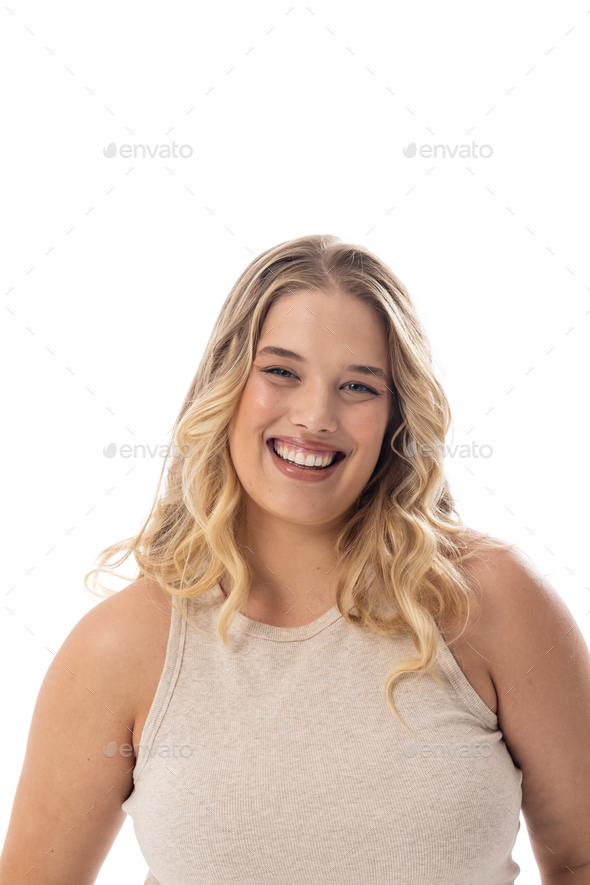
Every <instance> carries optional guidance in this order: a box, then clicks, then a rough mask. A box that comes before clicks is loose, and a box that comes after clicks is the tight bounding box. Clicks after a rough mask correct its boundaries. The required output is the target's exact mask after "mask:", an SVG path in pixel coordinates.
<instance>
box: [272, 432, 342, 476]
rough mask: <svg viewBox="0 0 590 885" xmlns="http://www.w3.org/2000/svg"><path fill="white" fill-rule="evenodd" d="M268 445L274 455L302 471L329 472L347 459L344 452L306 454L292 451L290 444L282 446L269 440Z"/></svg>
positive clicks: (275, 441) (278, 442)
mask: <svg viewBox="0 0 590 885" xmlns="http://www.w3.org/2000/svg"><path fill="white" fill-rule="evenodd" d="M267 445H268V447H269V449H270V450H271V451H272V453H273V454H274V455H276V457H277V458H280V460H281V461H283V462H284V463H285V464H289V465H290V466H293V467H299V468H300V469H301V470H309V471H322V470H328V469H329V468H330V467H333V466H334V465H335V464H337V463H338V462H340V461H342V460H343V459H344V458H345V457H346V456H345V454H344V452H331V453H329V454H327V455H319V454H318V455H312V454H304V453H303V452H299V451H296V450H293V449H290V448H289V446H288V444H282V443H281V442H280V441H277V440H274V439H269V440H268V442H267Z"/></svg>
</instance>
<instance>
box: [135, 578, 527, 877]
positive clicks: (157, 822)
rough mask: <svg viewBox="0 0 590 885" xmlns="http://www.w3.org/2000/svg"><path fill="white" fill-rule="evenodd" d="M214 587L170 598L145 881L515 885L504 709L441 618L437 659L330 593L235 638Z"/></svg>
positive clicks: (143, 808)
mask: <svg viewBox="0 0 590 885" xmlns="http://www.w3.org/2000/svg"><path fill="white" fill-rule="evenodd" d="M224 598H225V597H224V595H223V591H222V590H221V587H220V586H219V585H216V586H215V587H214V588H213V589H212V590H210V591H208V592H207V593H206V594H204V595H203V596H201V597H197V598H191V599H186V600H175V605H176V606H182V607H183V609H184V611H185V613H186V614H187V615H188V617H189V618H190V619H191V620H192V619H194V623H196V624H197V625H198V627H199V629H200V630H201V631H206V633H204V632H197V631H195V630H194V629H192V628H191V627H190V626H187V623H186V621H185V619H184V618H183V617H182V616H181V615H180V614H179V613H178V612H177V611H176V610H173V611H172V615H171V621H170V633H169V638H168V645H167V653H166V661H165V664H164V669H163V671H162V676H161V679H160V682H159V685H158V688H157V691H156V694H155V697H154V700H153V703H152V706H151V708H150V711H149V714H148V717H147V721H146V723H145V726H144V730H143V734H142V738H141V747H140V748H139V752H138V754H137V758H136V764H135V768H134V771H133V785H134V786H133V790H132V792H131V794H130V796H129V798H128V799H127V800H126V801H125V802H124V803H123V805H122V808H123V810H124V811H126V812H127V813H128V814H129V815H131V817H132V818H133V823H134V829H135V834H136V837H137V840H138V843H139V847H140V849H141V851H142V854H143V856H144V857H145V859H146V861H147V863H148V866H149V872H148V875H147V878H146V879H145V883H146V885H147V883H149V885H266V883H273V885H316V883H317V885H320V883H322V885H323V883H329V885H390V883H391V885H394V883H395V885H512V883H514V880H515V878H516V876H517V875H518V874H519V872H520V867H519V866H518V864H517V863H516V862H515V861H514V860H513V858H512V849H513V846H514V843H515V840H516V836H517V833H518V830H519V827H520V818H519V815H520V808H521V800H522V792H521V783H522V772H521V770H520V769H519V768H517V767H516V765H515V764H514V762H513V760H512V757H511V756H510V753H509V752H508V749H507V747H506V744H505V742H504V740H503V737H502V732H501V731H500V730H499V728H498V720H497V717H496V715H495V714H494V713H493V712H491V711H490V710H489V709H488V707H487V706H486V704H485V703H484V702H483V700H482V699H481V698H480V697H479V695H478V694H477V693H476V692H475V690H474V689H473V688H472V686H471V685H470V683H469V682H468V681H467V679H466V677H465V676H464V674H463V672H462V670H461V669H460V667H459V665H458V664H457V662H456V661H455V659H454V657H453V655H452V653H451V651H450V649H449V648H448V646H447V645H446V643H445V641H444V639H443V637H442V635H441V634H440V632H438V631H437V643H438V648H437V661H436V665H435V670H436V672H437V673H438V675H439V676H440V677H441V680H442V684H439V683H438V682H437V681H436V680H435V679H434V678H433V676H432V675H431V674H430V673H426V674H424V675H423V676H421V677H420V676H414V675H413V674H410V675H407V676H406V675H404V676H402V677H401V678H400V679H399V680H397V681H396V683H395V684H394V689H393V699H394V703H395V704H396V707H397V709H398V711H399V713H400V715H401V716H402V717H403V719H404V720H405V722H406V723H407V725H408V726H410V728H411V729H412V730H413V733H410V732H407V731H406V730H405V729H404V728H403V726H402V725H401V723H399V721H398V720H397V718H396V717H395V715H394V713H393V711H392V710H391V708H390V707H389V705H388V704H387V701H386V699H385V695H384V691H383V688H382V683H383V678H384V676H385V673H386V672H387V671H388V670H389V668H390V667H391V665H392V664H393V663H394V662H396V661H401V660H403V659H408V658H410V659H411V658H415V657H416V650H415V648H414V645H413V643H412V638H411V633H410V632H409V631H403V632H401V633H400V634H397V635H396V636H394V637H389V638H387V637H382V636H379V635H377V634H375V633H372V632H369V631H365V630H363V629H361V628H360V627H356V626H355V625H352V624H349V623H348V621H347V620H346V619H345V618H344V617H343V616H342V615H341V614H340V612H339V611H338V609H337V608H336V607H335V606H334V607H333V608H331V609H330V611H328V612H326V613H325V614H324V615H322V616H321V617H320V618H318V619H317V620H316V621H313V622H312V623H311V624H306V625H305V626H300V627H272V626H270V625H268V624H263V623H260V622H259V621H253V620H251V619H250V618H247V617H245V615H243V614H241V613H240V612H238V613H237V615H236V619H235V621H234V622H233V623H232V625H231V626H230V628H229V634H228V636H229V645H228V646H227V647H225V646H224V645H223V642H222V640H221V638H220V637H219V636H218V635H217V634H216V632H215V621H216V618H217V614H218V612H219V606H220V605H221V603H222V602H223V600H224Z"/></svg>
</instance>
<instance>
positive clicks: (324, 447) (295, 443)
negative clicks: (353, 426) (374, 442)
mask: <svg viewBox="0 0 590 885" xmlns="http://www.w3.org/2000/svg"><path fill="white" fill-rule="evenodd" d="M273 440H276V441H277V442H284V443H287V444H288V445H290V446H291V447H292V448H294V449H309V451H310V452H324V453H325V454H330V452H342V454H343V455H344V454H346V453H345V452H343V451H342V449H339V448H338V447H337V446H331V445H330V444H329V443H324V442H316V441H315V440H311V439H303V438H302V437H300V436H271V437H269V439H268V440H267V443H268V442H272V441H273Z"/></svg>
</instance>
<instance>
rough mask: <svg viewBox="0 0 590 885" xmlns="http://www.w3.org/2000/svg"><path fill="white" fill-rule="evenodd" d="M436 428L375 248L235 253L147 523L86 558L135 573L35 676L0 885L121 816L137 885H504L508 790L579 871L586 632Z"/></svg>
mask: <svg viewBox="0 0 590 885" xmlns="http://www.w3.org/2000/svg"><path fill="white" fill-rule="evenodd" d="M450 420H451V419H450V410H449V406H448V402H447V400H446V397H445V394H444V391H443V389H442V386H441V384H440V382H439V380H438V379H437V377H436V373H435V371H434V365H433V360H432V357H431V353H430V347H429V344H428V339H427V336H426V334H425V332H424V330H423V328H422V326H421V324H420V321H419V319H418V316H417V314H416V311H415V308H414V306H413V304H412V301H411V299H410V297H409V295H408V293H407V291H406V289H405V288H404V286H403V284H402V283H401V281H400V280H399V279H398V278H397V277H396V275H395V274H394V273H393V271H392V270H391V269H390V268H389V267H388V266H387V265H386V264H385V263H384V262H383V261H382V260H381V259H379V258H378V257H377V256H375V255H373V254H372V253H371V252H370V251H369V250H367V249H365V248H362V247H360V246H353V245H350V244H346V243H342V242H341V241H340V240H339V239H338V238H336V237H332V236H309V237H302V238H299V239H295V240H291V241H288V242H286V243H282V244H280V245H278V246H276V247H273V248H271V249H268V250H267V251H265V252H263V253H262V254H261V255H260V256H258V258H256V259H255V260H254V261H253V262H252V263H251V264H250V265H249V266H248V267H247V268H246V270H245V271H244V272H243V273H242V274H241V276H240V277H239V279H238V280H237V282H236V283H235V285H234V286H233V288H232V290H231V291H230V293H229V295H228V297H227V299H226V300H225V303H224V304H223V306H222V308H221V311H220V314H219V317H218V319H217V322H216V324H215V326H214V329H213V332H212V335H211V338H210V340H209V343H208V345H207V347H206V349H205V352H204V354H203V357H202V359H201V362H200V365H199V367H198V369H197V372H196V375H195V377H194V379H193V382H192V384H191V386H190V388H189V391H188V393H187V396H186V398H185V401H184V403H183V405H182V407H181V409H180V412H179V415H178V418H177V421H176V423H175V426H174V434H173V436H174V441H175V452H174V454H173V456H172V458H171V461H170V463H169V464H165V465H164V466H163V468H162V475H161V478H160V483H159V485H158V489H157V491H156V496H155V499H154V504H153V506H152V509H151V511H150V513H149V515H148V517H147V519H146V521H145V523H144V525H143V526H142V528H141V530H140V531H139V533H138V534H137V536H136V537H133V538H129V539H127V540H125V541H122V542H120V543H118V544H114V545H113V546H111V547H109V548H107V550H105V551H103V553H102V554H101V556H100V557H99V560H98V563H97V568H96V569H94V570H93V571H92V572H90V573H89V576H90V575H97V574H98V573H100V572H101V571H111V572H113V571H114V570H115V569H116V568H118V567H119V566H120V565H121V564H122V563H123V562H124V561H125V560H126V559H127V557H129V556H130V555H131V554H133V556H134V557H135V559H136V561H137V563H138V565H139V571H138V574H137V578H136V580H135V581H134V582H133V583H132V584H130V586H128V587H126V588H125V589H124V590H122V591H120V592H119V593H117V594H115V595H112V596H111V597H110V598H109V599H106V600H104V601H103V602H101V603H100V604H99V605H97V606H96V607H95V608H94V609H93V610H92V611H91V612H90V613H89V614H88V615H86V616H85V618H83V619H82V621H80V623H79V624H78V625H77V626H76V628H75V629H74V630H73V631H72V633H71V634H70V636H69V637H68V638H67V639H66V641H65V643H64V645H63V646H62V648H61V649H60V651H59V652H58V654H57V655H56V657H55V659H54V661H53V663H52V665H51V667H50V668H49V671H48V674H47V676H46V680H45V682H44V684H43V687H42V689H41V692H40V695H39V700H38V702H37V707H36V709H35V715H34V717H33V724H32V727H31V735H30V738H29V744H28V747H27V754H26V758H25V765H24V767H23V772H22V775H21V780H20V782H19V787H18V791H17V796H16V798H15V804H14V809H13V815H12V818H11V823H10V828H9V833H8V837H7V842H6V846H5V849H4V852H3V854H2V858H1V859H0V885H8V883H12V882H14V881H17V880H18V881H20V880H21V879H22V878H23V876H24V875H25V874H27V875H29V873H32V871H33V870H35V869H36V872H35V873H33V875H36V876H37V881H42V882H43V883H44V885H52V883H63V882H76V885H85V883H91V882H93V881H94V878H95V876H96V873H97V871H98V869H99V868H100V865H101V863H102V861H103V859H104V857H105V855H106V854H107V852H108V850H109V847H110V845H111V843H112V841H113V839H114V837H115V834H116V832H117V831H118V829H119V827H120V826H121V823H122V821H123V819H124V816H125V813H127V814H129V815H131V817H132V818H133V821H134V826H135V832H136V835H137V838H138V841H139V844H140V847H141V850H142V852H143V854H144V856H145V858H146V860H147V862H148V864H149V868H150V869H149V872H148V876H147V878H146V880H145V881H146V883H147V882H149V883H152V885H158V883H159V885H189V883H190V885H194V883H197V882H202V883H205V882H207V883H210V885H213V883H215V885H230V883H232V885H233V883H236V882H240V883H241V885H249V883H252V885H254V883H256V885H259V883H261V882H267V881H268V882H271V881H273V882H275V883H276V882H277V881H281V882H285V883H287V882H288V883H289V885H294V883H305V885H310V883H316V882H317V883H320V882H325V881H326V878H327V877H328V875H329V880H330V881H331V882H332V883H337V885H352V883H353V882H354V883H359V882H363V883H366V885H384V883H389V882H391V883H394V882H395V883H398V885H418V883H420V885H423V883H426V882H427V883H429V885H467V883H471V885H512V883H514V880H515V878H516V876H517V875H518V872H519V867H518V865H517V864H516V863H515V861H514V860H513V858H512V854H511V852H512V848H513V846H514V842H515V839H516V836H517V833H518V829H519V825H520V824H519V814H520V811H521V806H522V810H523V813H524V815H525V817H526V820H527V826H528V827H529V831H530V834H531V843H532V847H533V850H534V852H535V856H536V858H537V861H538V864H539V868H540V871H541V873H542V876H543V885H553V883H558V882H562V881H563V874H564V873H566V872H567V873H568V875H571V873H574V872H575V874H576V880H575V881H576V882H579V883H588V882H590V878H589V876H588V872H589V870H590V864H589V861H590V858H589V856H588V839H587V834H588V831H589V828H590V807H589V803H588V795H589V793H590V760H589V754H588V752H587V750H588V742H589V739H590V725H589V720H588V705H587V703H586V702H587V699H588V697H590V655H589V653H588V648H587V646H586V645H585V643H584V640H583V638H582V635H581V633H580V630H579V628H578V627H577V625H576V624H575V622H573V623H572V621H573V619H572V617H571V614H570V612H569V611H568V609H567V608H566V607H565V605H564V604H563V603H562V602H561V600H560V599H559V597H558V596H557V594H556V593H555V591H554V590H553V589H552V588H551V587H550V585H549V584H548V583H547V582H546V581H545V580H544V579H543V578H542V576H540V575H539V573H538V572H537V571H536V569H535V568H532V567H531V566H530V564H528V563H527V562H526V560H525V558H524V557H522V556H521V555H520V554H518V553H517V552H516V551H515V550H513V549H510V548H511V546H512V545H510V544H506V543H504V542H502V541H500V540H497V539H494V538H491V537H489V536H488V535H485V534H483V533H481V532H478V531H475V530H474V529H471V528H468V527H467V526H466V525H465V524H464V523H463V521H462V520H461V518H460V516H459V514H458V513H457V511H456V509H455V505H454V501H453V497H452V494H451V491H450V489H449V484H448V482H447V479H446V476H445V472H444V464H443V449H444V442H445V437H446V434H447V432H448V430H449V427H450ZM162 482H164V486H163V487H162ZM94 586H96V585H94ZM98 586H100V585H98ZM548 655H550V656H549V657H548ZM66 671H67V672H66ZM522 673H526V674H527V677H528V674H531V673H532V675H531V676H530V678H528V680H527V682H526V683H523V681H522V676H521V674H522ZM74 674H76V675H75V676H74ZM89 685H92V686H93V690H92V698H90V697H89V695H88V694H87V693H85V690H84V687H83V686H89ZM105 708H106V710H108V714H107V713H106V712H105ZM562 734H565V735H566V737H567V744H566V743H564V741H562V740H561V739H560V737H561V735H562ZM129 741H132V743H131V744H130V743H129ZM57 743H59V745H60V747H62V748H63V749H64V752H63V753H62V754H61V756H60V759H58V760H57V761H56V760H55V758H53V757H49V756H48V750H47V747H53V746H55V745H56V744H57ZM176 749H179V752H178V754H177V753H176ZM131 754H135V756H136V759H135V765H130V764H129V763H130V760H129V759H128V758H126V757H127V756H129V755H131ZM89 800H91V802H93V803H94V804H92V810H93V818H92V820H91V822H90V823H89V818H88V817H87V815H88V813H89V812H88V811H86V808H87V806H88V804H89ZM74 818H75V819H76V821H77V825H76V826H77V829H75V831H74V827H71V828H70V829H68V825H69V824H70V822H71V820H73V819H74ZM66 830H67V834H68V839H69V841H67V842H66V841H64V839H65V837H63V836H62V832H66ZM46 844H47V845H53V848H51V849H50V851H49V852H45V854H41V853H40V852H41V849H39V846H45V845H46ZM42 850H43V851H44V850H45V849H42ZM48 855H49V856H48ZM568 871H569V872H568ZM33 875H31V876H30V877H29V879H28V880H27V881H33ZM584 876H586V878H584ZM568 881H569V880H568Z"/></svg>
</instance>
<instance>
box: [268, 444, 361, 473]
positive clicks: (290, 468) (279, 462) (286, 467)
mask: <svg viewBox="0 0 590 885" xmlns="http://www.w3.org/2000/svg"><path fill="white" fill-rule="evenodd" d="M275 439H276V440H281V441H283V440H284V441H285V442H287V441H288V440H289V437H279V436H274V437H272V438H271V439H268V440H267V441H266V447H267V449H268V451H269V452H270V457H271V458H272V460H273V462H274V464H275V466H276V468H277V470H279V471H280V472H281V473H282V474H283V476H289V477H290V478H291V479H298V480H300V481H301V482H323V481H324V480H326V479H328V478H329V477H330V476H332V475H333V473H334V472H335V471H336V470H338V468H339V466H340V464H342V462H343V461H344V457H342V458H337V459H336V461H334V462H333V463H332V464H330V466H329V467H326V468H324V470H310V469H309V468H305V467H299V465H297V464H287V462H286V461H283V459H282V458H279V456H278V455H277V453H276V452H275V450H274V448H273V442H274V440H275ZM317 451H324V452H325V451H327V450H326V449H317ZM330 451H336V452H337V451H340V450H339V449H333V448H332V449H331V450H330ZM342 454H343V455H344V453H342Z"/></svg>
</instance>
